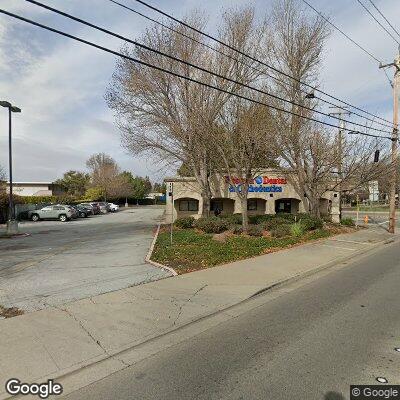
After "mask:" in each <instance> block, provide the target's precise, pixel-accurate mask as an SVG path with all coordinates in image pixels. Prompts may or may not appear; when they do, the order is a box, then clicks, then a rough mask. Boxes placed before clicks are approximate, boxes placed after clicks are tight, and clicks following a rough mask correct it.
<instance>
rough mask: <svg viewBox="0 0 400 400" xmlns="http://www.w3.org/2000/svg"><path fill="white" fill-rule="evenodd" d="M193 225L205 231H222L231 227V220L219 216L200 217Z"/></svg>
mask: <svg viewBox="0 0 400 400" xmlns="http://www.w3.org/2000/svg"><path fill="white" fill-rule="evenodd" d="M193 226H194V227H195V228H197V229H200V230H202V231H203V232H205V233H221V232H224V231H226V230H228V229H229V221H227V220H226V219H224V218H218V217H209V218H199V219H198V220H196V221H195V222H194V224H193Z"/></svg>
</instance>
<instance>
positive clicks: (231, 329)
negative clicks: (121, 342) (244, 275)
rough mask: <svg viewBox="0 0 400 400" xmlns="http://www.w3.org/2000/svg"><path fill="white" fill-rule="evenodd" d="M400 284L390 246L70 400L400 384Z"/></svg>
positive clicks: (252, 395) (171, 398) (266, 394)
mask: <svg viewBox="0 0 400 400" xmlns="http://www.w3.org/2000/svg"><path fill="white" fill-rule="evenodd" d="M317 278H318V279H317ZM399 287H400V248H399V245H398V244H392V245H386V247H385V248H384V249H382V250H381V251H379V252H377V253H374V254H372V255H370V256H368V257H365V258H364V259H361V260H359V261H358V262H357V261H356V262H353V263H351V264H348V265H345V266H341V267H340V268H333V269H331V270H329V271H327V272H325V273H324V274H322V275H321V276H317V277H313V278H311V279H310V278H308V279H306V280H304V281H301V282H297V283H295V284H292V285H291V286H287V287H284V288H281V289H279V290H280V295H279V296H275V297H272V296H271V293H266V294H264V295H262V298H261V299H262V301H261V303H260V297H258V298H256V299H255V300H251V301H250V302H248V305H249V309H248V310H247V311H246V312H244V313H242V314H241V315H239V316H236V317H232V319H230V320H228V321H227V322H224V323H222V324H220V325H218V326H216V327H213V328H211V329H209V330H207V331H205V332H203V333H200V334H198V335H197V336H196V337H194V338H191V339H190V340H186V341H184V342H182V343H180V344H179V345H176V346H173V347H170V348H168V349H166V350H163V351H161V352H159V353H157V354H155V355H153V356H151V357H148V358H145V359H144V360H142V361H140V362H138V363H136V364H134V365H132V366H130V367H127V368H126V369H124V370H122V371H120V372H117V373H115V374H113V375H110V376H108V377H107V378H104V379H103V380H101V381H98V382H96V383H94V384H91V385H89V386H86V387H84V388H82V389H80V390H78V391H76V392H74V393H71V394H70V395H67V396H65V397H64V398H65V399H66V400H67V399H68V400H78V399H79V400H82V399H88V400H91V399H93V400H94V399H96V400H97V399H102V400H107V399H110V400H111V399H112V400H120V399H121V400H122V399H124V400H128V399H129V400H131V399H141V400H143V399H149V400H150V399H151V400H155V399H168V400H176V399H185V400H190V399H215V400H216V399H266V400H292V399H293V400H312V399H325V400H343V399H348V398H349V385H350V384H376V383H377V382H376V381H375V379H376V378H377V377H378V376H383V377H386V378H387V379H388V381H389V383H393V384H400V374H399V371H400V353H398V352H395V351H394V348H395V347H400V302H399ZM252 302H257V307H256V308H252V307H251V303H252Z"/></svg>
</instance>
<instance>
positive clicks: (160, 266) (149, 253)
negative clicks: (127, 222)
mask: <svg viewBox="0 0 400 400" xmlns="http://www.w3.org/2000/svg"><path fill="white" fill-rule="evenodd" d="M160 228H161V222H159V223H158V226H157V231H156V234H155V235H154V238H153V241H152V242H151V245H150V249H149V252H148V253H147V256H146V258H145V261H146V262H147V263H149V264H151V265H154V266H155V267H157V268H161V269H164V270H166V271H168V272H171V274H172V275H173V276H177V275H178V273H177V272H176V271H175V270H174V269H173V268H171V267H167V266H166V265H163V264H160V263H158V262H155V261H152V260H151V256H152V254H153V251H154V246H155V245H156V242H157V238H158V234H159V233H160Z"/></svg>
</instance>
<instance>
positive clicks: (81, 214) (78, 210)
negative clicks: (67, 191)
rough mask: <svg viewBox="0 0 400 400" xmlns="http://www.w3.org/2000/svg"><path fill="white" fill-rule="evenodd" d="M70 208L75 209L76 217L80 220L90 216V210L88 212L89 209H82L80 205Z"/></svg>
mask: <svg viewBox="0 0 400 400" xmlns="http://www.w3.org/2000/svg"><path fill="white" fill-rule="evenodd" d="M72 207H73V208H74V209H75V211H76V213H77V215H78V217H80V218H87V217H88V216H89V215H91V214H92V210H90V209H89V208H86V207H83V206H80V205H76V206H72Z"/></svg>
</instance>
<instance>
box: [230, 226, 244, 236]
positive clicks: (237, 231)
mask: <svg viewBox="0 0 400 400" xmlns="http://www.w3.org/2000/svg"><path fill="white" fill-rule="evenodd" d="M232 232H233V233H234V234H235V235H241V234H242V233H243V227H242V226H241V225H233V227H232Z"/></svg>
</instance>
